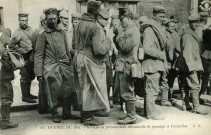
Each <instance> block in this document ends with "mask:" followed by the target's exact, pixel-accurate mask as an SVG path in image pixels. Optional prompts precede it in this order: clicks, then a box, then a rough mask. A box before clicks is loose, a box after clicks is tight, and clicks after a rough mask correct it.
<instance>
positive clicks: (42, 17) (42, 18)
mask: <svg viewBox="0 0 211 135" xmlns="http://www.w3.org/2000/svg"><path fill="white" fill-rule="evenodd" d="M43 20H45V14H42V15H41V16H40V22H42V21H43Z"/></svg>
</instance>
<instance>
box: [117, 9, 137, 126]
mask: <svg viewBox="0 0 211 135" xmlns="http://www.w3.org/2000/svg"><path fill="white" fill-rule="evenodd" d="M132 17H133V16H132V12H131V11H130V10H129V9H127V8H120V9H119V18H120V23H121V26H122V27H123V29H122V28H121V27H118V28H117V32H118V35H117V37H116V38H115V39H114V41H115V43H116V46H117V49H118V57H117V59H116V65H115V72H116V78H118V79H116V80H119V81H118V82H115V83H117V84H118V85H119V87H120V96H121V97H122V99H123V101H124V102H125V105H126V111H127V115H125V116H123V117H120V118H119V121H118V123H119V124H133V123H135V122H136V116H135V101H136V98H135V93H134V78H133V77H132V74H133V73H132V64H133V66H135V67H136V68H137V70H139V69H140V63H139V61H138V57H137V52H138V48H139V44H140V32H139V29H138V27H137V26H136V25H135V24H134V22H133V20H132Z"/></svg>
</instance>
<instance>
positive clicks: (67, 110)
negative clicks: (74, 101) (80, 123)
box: [62, 98, 80, 120]
mask: <svg viewBox="0 0 211 135" xmlns="http://www.w3.org/2000/svg"><path fill="white" fill-rule="evenodd" d="M62 119H63V120H68V119H72V120H75V119H80V117H78V116H75V115H72V114H71V103H70V101H69V98H63V110H62Z"/></svg>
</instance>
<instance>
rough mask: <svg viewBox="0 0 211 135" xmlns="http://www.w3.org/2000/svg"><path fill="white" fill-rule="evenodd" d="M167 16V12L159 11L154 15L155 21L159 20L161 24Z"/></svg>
mask: <svg viewBox="0 0 211 135" xmlns="http://www.w3.org/2000/svg"><path fill="white" fill-rule="evenodd" d="M164 18H165V14H164V13H157V14H155V15H154V19H155V21H157V22H159V23H160V24H162V23H163V22H164V20H165V19H164Z"/></svg>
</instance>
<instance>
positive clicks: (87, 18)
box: [81, 13, 95, 22]
mask: <svg viewBox="0 0 211 135" xmlns="http://www.w3.org/2000/svg"><path fill="white" fill-rule="evenodd" d="M81 20H83V21H90V22H95V17H94V15H91V14H89V13H84V14H83V15H82V17H81Z"/></svg>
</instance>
